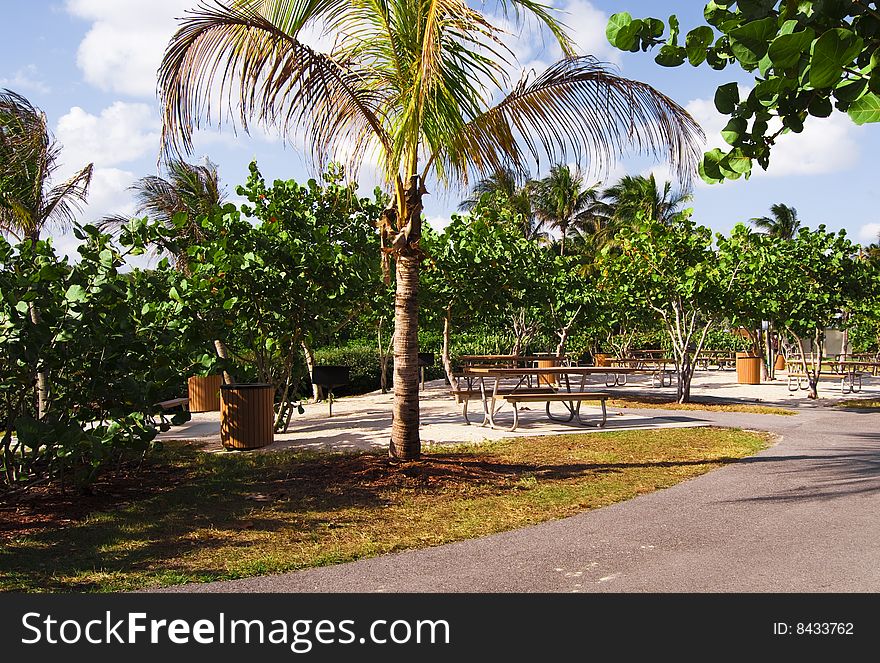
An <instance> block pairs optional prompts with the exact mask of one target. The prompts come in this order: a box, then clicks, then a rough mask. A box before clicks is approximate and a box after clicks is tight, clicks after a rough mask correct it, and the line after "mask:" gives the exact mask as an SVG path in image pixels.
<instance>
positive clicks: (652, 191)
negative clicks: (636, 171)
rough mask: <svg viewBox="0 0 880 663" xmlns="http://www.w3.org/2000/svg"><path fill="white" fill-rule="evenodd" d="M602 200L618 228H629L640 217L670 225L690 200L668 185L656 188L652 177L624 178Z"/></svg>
mask: <svg viewBox="0 0 880 663" xmlns="http://www.w3.org/2000/svg"><path fill="white" fill-rule="evenodd" d="M604 197H605V199H606V200H607V202H608V205H609V207H610V209H611V210H612V212H611V214H612V217H613V221H614V223H615V224H616V225H617V226H618V227H623V226H628V225H632V223H633V222H634V221H635V220H636V219H638V218H639V216H640V215H641V216H644V217H645V218H649V219H654V220H655V221H660V222H661V223H664V224H671V223H672V222H673V221H675V219H676V218H678V216H679V215H680V214H681V213H682V212H683V209H682V208H683V206H684V205H685V204H686V203H688V202H689V201H690V200H691V198H692V196H691V194H690V193H689V192H687V191H683V190H679V191H675V190H673V188H672V183H671V182H664V183H663V185H662V186H660V185H658V183H657V179H656V178H655V177H654V174H653V173H652V174H651V175H649V176H648V177H645V176H642V175H635V176H634V175H625V176H624V177H622V178H621V179H620V180H619V181H618V182H617V184H614V185H613V186H611V187H609V188H608V189H607V190H606V191H605V194H604Z"/></svg>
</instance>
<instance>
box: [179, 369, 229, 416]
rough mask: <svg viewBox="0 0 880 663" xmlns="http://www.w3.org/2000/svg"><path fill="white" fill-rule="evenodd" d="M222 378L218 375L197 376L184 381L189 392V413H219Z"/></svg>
mask: <svg viewBox="0 0 880 663" xmlns="http://www.w3.org/2000/svg"><path fill="white" fill-rule="evenodd" d="M221 384H223V378H222V376H220V375H207V376H204V377H202V376H198V375H194V376H193V377H191V378H189V379H188V380H187V381H186V386H187V391H188V392H189V411H190V412H219V411H220V385H221Z"/></svg>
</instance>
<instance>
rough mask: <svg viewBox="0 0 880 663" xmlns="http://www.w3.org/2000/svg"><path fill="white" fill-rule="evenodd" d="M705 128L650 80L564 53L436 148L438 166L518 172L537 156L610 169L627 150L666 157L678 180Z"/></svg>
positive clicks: (691, 167)
mask: <svg viewBox="0 0 880 663" xmlns="http://www.w3.org/2000/svg"><path fill="white" fill-rule="evenodd" d="M703 138H704V134H703V131H702V129H701V128H700V127H699V125H698V124H697V122H696V121H695V120H694V119H693V118H692V117H691V116H690V114H689V113H688V112H687V111H686V110H685V109H684V108H682V107H681V106H679V105H678V104H677V103H675V102H674V101H673V100H672V99H670V98H669V97H667V96H666V95H664V94H662V93H660V92H658V91H657V90H655V89H654V88H652V87H651V86H650V85H647V84H646V83H641V82H639V81H633V80H630V79H627V78H623V77H621V76H618V75H616V74H614V73H612V72H611V71H610V70H609V69H608V67H607V66H606V65H604V64H603V63H601V62H599V61H598V60H596V59H595V58H593V57H591V56H585V57H575V58H567V59H565V60H561V61H559V62H557V63H556V64H554V65H552V66H550V67H549V68H548V69H547V70H546V71H545V72H544V73H542V74H541V75H540V76H538V77H537V78H535V79H534V80H531V79H530V77H529V76H526V77H524V78H523V79H522V80H521V81H520V83H519V84H518V85H517V86H516V88H515V89H514V90H513V91H512V92H511V93H510V94H509V95H508V96H507V97H506V98H505V99H503V100H502V101H501V102H500V103H498V104H497V105H496V106H495V107H493V108H491V109H489V110H487V111H486V112H485V113H483V114H481V115H480V116H478V117H476V118H474V119H473V120H472V121H471V122H469V123H468V124H467V126H466V128H465V130H464V131H462V132H461V133H460V134H459V135H457V136H454V137H453V138H452V140H451V141H450V145H449V147H448V149H445V150H444V151H442V152H440V153H438V154H437V159H438V160H439V161H440V162H441V163H442V164H443V167H442V170H443V171H445V172H449V173H454V174H455V175H456V176H457V177H458V178H459V179H462V180H465V181H466V180H467V178H468V175H469V172H475V173H478V174H483V173H491V172H494V171H496V170H498V169H499V168H502V167H505V166H507V165H512V166H513V167H515V168H517V169H518V170H523V171H524V170H526V169H528V167H529V165H530V164H531V163H533V162H534V163H540V160H541V158H542V156H544V155H547V156H549V158H550V160H551V162H555V163H561V162H564V161H566V160H568V159H569V158H573V159H574V160H576V161H577V162H579V163H588V164H589V165H590V167H591V168H594V169H596V170H599V171H605V172H607V171H608V170H610V168H611V167H612V166H613V165H614V163H615V162H616V159H617V156H618V155H620V154H622V153H626V152H628V151H634V152H636V153H640V154H650V155H653V156H655V157H658V158H662V159H668V160H669V161H670V162H671V164H672V166H673V168H674V169H675V171H676V174H677V176H678V177H679V179H680V180H681V181H682V182H687V181H689V180H690V179H691V178H692V177H693V175H694V173H695V172H696V165H697V163H698V161H699V158H700V145H701V144H702V139H703Z"/></svg>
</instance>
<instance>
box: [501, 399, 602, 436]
mask: <svg viewBox="0 0 880 663" xmlns="http://www.w3.org/2000/svg"><path fill="white" fill-rule="evenodd" d="M502 398H503V399H504V400H505V401H507V402H508V403H510V404H511V406H512V407H513V426H511V427H510V428H509V429H508V430H510V431H515V430H516V429H517V426H519V408H518V407H517V405H519V404H520V403H545V402H546V404H547V405H546V411H547V418H548V419H550V420H551V421H557V422H559V423H564V424H567V423H569V422H570V421H572V420H573V419H574V418H575V417H577V420H578V422H579V423H581V424H584V425H587V422H586V421H584V419H583V418H582V417H581V403H582V402H583V401H599V402H600V403H601V405H602V419H601V420H600V421H599V423H598V424H596V426H598V427H599V428H603V427H604V426H605V423H606V422H607V421H608V410H607V407H606V401H607V400H608V399H609V398H611V395H610V394H608V393H606V392H604V391H572V392H557V393H551V394H528V393H522V392H519V393H512V394H507V395H505V396H502ZM551 403H563V404H564V405H565V407H566V408H567V409H568V413H569V414H568V418H567V419H563V418H560V417H555V416H553V414H551V412H550V404H551Z"/></svg>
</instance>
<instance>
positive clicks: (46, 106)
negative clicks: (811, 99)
mask: <svg viewBox="0 0 880 663" xmlns="http://www.w3.org/2000/svg"><path fill="white" fill-rule="evenodd" d="M195 2H196V0H0V16H2V17H3V21H4V27H3V36H4V39H3V41H2V42H0V87H8V88H11V89H13V90H15V91H17V92H19V93H21V94H23V95H24V96H26V97H27V98H28V99H30V101H31V102H32V103H34V104H35V105H37V106H38V107H40V108H42V109H43V110H44V111H45V112H46V114H47V115H48V118H49V123H50V126H51V127H52V128H53V131H54V132H55V134H56V137H57V138H58V139H59V140H60V141H61V143H62V144H63V145H64V152H63V156H62V160H63V162H64V168H63V170H62V173H61V174H62V175H64V174H68V173H72V172H74V171H75V170H77V169H79V168H81V167H82V166H84V165H85V164H86V163H89V162H94V164H95V169H96V170H95V178H94V182H93V186H92V193H91V198H90V204H89V206H88V208H87V209H86V210H85V212H84V214H83V220H85V221H90V220H94V219H96V218H99V217H100V216H102V215H104V214H108V213H126V212H130V211H131V210H132V202H131V196H130V193H129V192H128V191H127V187H128V186H129V185H130V184H131V183H132V182H133V181H134V180H135V179H137V178H139V177H142V176H144V175H149V174H155V173H156V172H157V157H158V152H159V132H160V124H159V119H158V110H157V102H156V98H155V70H156V67H157V65H158V63H159V61H160V59H161V56H162V52H163V49H164V47H165V44H166V43H167V40H168V38H169V37H170V35H171V34H172V33H173V31H174V29H175V20H174V19H175V17H178V16H180V15H181V14H182V12H183V11H184V10H185V9H186V8H188V7H191V6H193V5H194V4H195ZM554 4H555V5H556V6H557V7H558V8H560V9H561V10H563V11H564V12H566V13H565V14H564V15H563V20H564V21H565V22H566V23H567V24H568V25H569V26H570V28H571V30H572V32H573V34H574V36H575V38H576V41H577V42H578V44H579V46H580V48H581V50H582V51H583V52H585V53H592V54H593V55H596V56H597V57H598V58H600V59H602V60H606V61H612V62H614V63H615V64H616V65H617V66H618V67H619V68H620V70H621V72H622V74H623V75H625V76H628V77H630V78H636V79H639V80H643V81H646V82H648V83H650V84H652V85H654V86H655V87H657V88H658V89H660V90H661V91H663V92H665V93H666V94H668V95H669V96H671V97H672V98H674V99H675V100H676V101H678V102H679V103H680V104H682V105H683V106H685V107H687V108H688V110H690V111H691V113H692V114H693V115H694V117H695V118H696V119H697V120H698V121H699V122H700V123H701V124H702V126H703V128H704V129H705V131H706V133H707V135H708V144H709V147H714V146H716V145H720V144H721V142H720V138H719V137H718V132H719V131H720V128H721V127H722V126H723V124H724V120H723V119H722V118H721V116H719V115H718V114H717V112H715V110H714V106H713V104H712V98H713V96H714V91H715V87H716V86H717V85H719V84H723V83H728V82H731V81H737V82H739V83H740V84H742V85H743V86H745V87H748V86H749V85H750V78H749V77H748V76H747V75H746V74H744V73H743V72H741V71H739V70H737V69H728V70H725V71H723V72H715V71H712V70H710V69H708V68H707V67H704V68H700V69H693V68H691V67H689V66H687V65H685V66H683V67H680V68H677V69H664V68H662V67H660V66H658V65H656V64H655V63H654V61H653V57H652V56H651V55H649V54H643V53H639V54H630V53H620V52H617V51H616V50H614V49H613V48H612V47H611V46H610V45H608V43H607V41H606V40H605V37H604V32H605V22H606V21H607V18H608V16H610V15H611V14H612V13H614V12H617V11H624V10H626V11H630V12H631V13H632V14H633V15H634V16H659V17H666V16H668V15H669V14H672V13H676V14H678V15H679V17H680V18H681V20H682V24H683V27H692V26H694V25H696V24H698V21H699V20H700V17H701V14H702V7H703V3H702V2H692V1H686V0H676V1H670V2H664V3H659V2H649V1H647V0H625V1H624V2H613V1H610V0H592V1H590V2H588V1H586V0H554ZM493 6H494V5H492V4H491V3H490V4H489V5H487V7H488V8H489V9H490V10H491V9H492V7H493ZM548 44H549V42H547V41H545V40H543V39H541V38H540V36H539V35H536V34H534V33H531V32H526V33H524V34H512V35H511V37H510V46H511V48H512V49H513V50H514V52H515V53H516V54H517V56H518V58H519V61H520V64H521V65H522V67H523V69H536V70H540V68H541V67H543V66H546V65H547V64H549V63H550V62H552V61H553V60H554V59H555V57H556V53H555V52H554V50H553V49H552V48H549V47H548ZM878 155H880V126H877V125H873V126H871V125H869V126H866V127H856V126H854V125H852V124H851V123H850V122H849V120H848V119H847V118H846V117H844V116H839V115H838V116H834V117H832V118H829V119H828V120H821V121H815V120H813V121H811V123H810V124H809V125H808V128H807V130H806V131H805V132H804V133H803V134H801V135H799V136H788V137H784V138H783V140H782V142H781V143H780V144H779V145H778V147H777V148H776V151H775V152H774V156H773V161H772V163H771V167H770V170H769V172H768V173H766V174H765V173H758V174H756V175H755V176H753V177H752V179H751V180H750V181H748V182H745V181H740V182H734V183H727V184H724V185H720V186H719V185H716V186H711V187H710V186H707V185H703V184H702V183H698V184H697V186H696V188H695V191H694V195H695V199H694V203H693V206H694V208H695V215H696V218H697V219H698V220H699V221H700V222H701V223H703V224H704V225H708V226H710V227H712V228H713V229H715V230H717V231H720V232H726V231H728V230H729V229H730V228H731V227H733V225H735V224H736V223H738V222H741V221H746V220H747V219H749V218H750V217H753V216H760V215H763V214H766V213H767V212H768V209H769V207H770V205H771V204H773V203H777V202H782V203H786V204H789V205H793V206H794V207H796V208H797V209H798V211H799V214H800V217H801V218H802V219H803V221H804V222H805V223H806V224H808V225H810V226H817V225H818V224H820V223H824V224H826V225H827V226H828V227H829V228H832V229H838V228H845V229H846V230H847V232H848V233H849V235H850V237H852V238H853V239H854V240H856V241H862V242H865V243H870V242H873V241H876V238H877V234H878V232H880V186H878V181H880V178H878V175H877V171H878V166H880V158H878ZM205 156H208V157H210V158H211V159H212V160H213V161H215V162H216V163H218V164H219V165H220V172H221V177H222V179H223V181H224V182H225V183H226V185H227V190H228V192H229V194H230V195H231V196H233V197H234V187H235V185H237V184H239V183H241V182H243V181H244V179H245V177H246V175H247V166H248V163H249V162H250V160H251V159H253V158H256V159H257V160H258V161H259V164H260V167H261V169H262V171H263V172H264V174H265V175H266V176H267V177H268V178H270V179H274V178H284V179H286V178H294V179H300V180H302V179H305V178H307V177H308V176H309V174H310V171H309V169H308V164H307V162H306V160H305V159H304V157H303V156H302V155H301V154H300V153H299V152H298V151H297V150H296V149H295V148H294V147H291V146H290V145H287V146H285V143H284V141H282V140H280V139H279V138H278V136H277V135H275V134H274V133H273V132H272V131H271V130H267V131H256V132H255V135H253V136H247V135H244V134H241V133H239V134H238V135H236V134H235V133H233V131H231V130H230V129H229V128H228V127H224V128H221V129H220V130H207V131H202V132H200V133H199V134H198V136H197V140H196V151H195V154H194V158H201V157H205ZM649 170H654V171H655V172H657V173H658V175H660V176H663V177H665V176H666V173H668V169H667V168H666V167H665V165H664V164H654V163H652V162H649V161H646V160H644V159H624V160H623V161H622V162H621V163H620V164H619V166H618V168H617V169H616V170H615V171H614V172H613V173H612V174H611V179H613V178H615V177H619V176H620V175H622V174H624V173H627V172H629V173H632V174H637V173H646V172H648V171H649ZM540 174H542V173H539V175H540ZM369 180H370V176H369V174H368V173H367V174H365V176H364V178H362V181H363V184H364V186H363V192H364V193H365V194H366V193H367V192H368V191H369V190H370V189H371V188H372V182H370V181H369ZM432 193H433V195H432V196H430V197H429V199H428V200H427V201H426V209H425V213H426V216H427V217H428V218H429V220H430V221H431V222H432V224H435V225H442V224H443V223H444V221H445V220H446V219H448V216H449V214H450V213H451V212H452V211H454V209H455V207H456V205H457V203H458V200H459V199H460V198H462V197H463V194H464V192H462V191H458V190H452V191H448V192H443V191H435V192H432ZM52 234H53V235H54V236H56V238H57V240H56V241H57V242H58V244H59V245H60V247H61V248H62V250H66V251H68V252H69V251H70V250H71V248H72V247H73V246H74V245H75V240H73V238H72V237H70V236H67V235H63V234H62V233H59V232H58V231H53V232H52Z"/></svg>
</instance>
